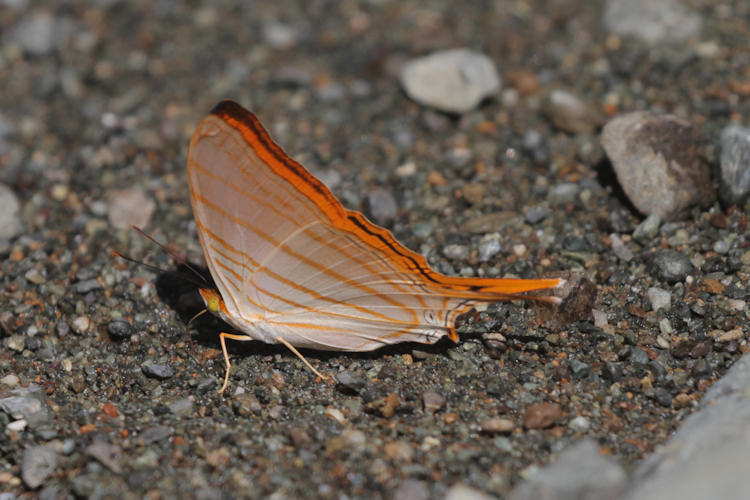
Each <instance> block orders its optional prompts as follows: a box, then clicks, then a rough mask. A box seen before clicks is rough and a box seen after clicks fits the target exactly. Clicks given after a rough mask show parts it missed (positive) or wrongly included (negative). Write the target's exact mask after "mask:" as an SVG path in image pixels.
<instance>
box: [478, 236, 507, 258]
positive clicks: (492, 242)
mask: <svg viewBox="0 0 750 500" xmlns="http://www.w3.org/2000/svg"><path fill="white" fill-rule="evenodd" d="M501 249H502V246H501V245H500V239H499V238H490V239H488V240H485V241H482V242H481V243H480V244H479V260H480V261H481V262H487V261H488V260H490V259H491V258H492V257H493V256H495V255H496V254H497V253H498V252H500V250H501Z"/></svg>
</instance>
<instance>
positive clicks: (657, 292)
mask: <svg viewBox="0 0 750 500" xmlns="http://www.w3.org/2000/svg"><path fill="white" fill-rule="evenodd" d="M646 298H648V301H649V303H650V304H651V310H653V311H658V310H659V309H664V310H667V311H669V309H670V308H671V306H672V294H671V293H669V291H667V290H664V289H663V288H658V287H655V286H654V287H651V288H649V289H648V290H647V291H646Z"/></svg>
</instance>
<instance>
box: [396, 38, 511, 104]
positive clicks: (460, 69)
mask: <svg viewBox="0 0 750 500" xmlns="http://www.w3.org/2000/svg"><path fill="white" fill-rule="evenodd" d="M401 86H402V87H403V88H404V91H405V92H406V94H407V95H408V96H409V97H410V98H412V99H413V100H415V101H416V102H418V103H420V104H422V105H425V106H430V107H433V108H436V109H439V110H440V111H445V112H448V113H466V112H467V111H471V110H472V109H474V108H476V107H477V105H478V104H479V103H480V102H481V101H482V99H485V98H486V97H489V96H491V95H494V94H496V93H497V92H498V91H499V90H500V76H499V75H498V73H497V69H496V68H495V64H494V63H493V62H492V60H490V59H489V58H488V57H487V56H485V55H484V54H481V53H478V52H473V51H471V50H468V49H451V50H444V51H440V52H435V53H433V54H430V55H427V56H424V57H420V58H417V59H414V60H412V61H410V62H408V63H407V64H406V65H404V68H403V70H402V71H401Z"/></svg>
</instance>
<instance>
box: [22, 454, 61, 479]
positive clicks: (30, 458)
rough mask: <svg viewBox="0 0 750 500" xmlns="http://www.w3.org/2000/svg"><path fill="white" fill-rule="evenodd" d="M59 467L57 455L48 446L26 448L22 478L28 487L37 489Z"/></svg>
mask: <svg viewBox="0 0 750 500" xmlns="http://www.w3.org/2000/svg"><path fill="white" fill-rule="evenodd" d="M56 467H57V453H56V452H55V450H53V449H52V448H51V447H48V446H32V447H30V448H26V450H25V451H24V453H23V462H22V464H21V478H22V479H23V482H24V483H26V486H28V487H29V488H31V489H32V490H33V489H36V488H38V487H39V486H41V485H42V484H43V483H44V481H45V480H46V479H47V478H48V477H49V476H51V475H52V473H53V472H54V471H55V468H56Z"/></svg>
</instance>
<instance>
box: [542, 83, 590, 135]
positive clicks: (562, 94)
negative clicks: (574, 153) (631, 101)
mask: <svg viewBox="0 0 750 500" xmlns="http://www.w3.org/2000/svg"><path fill="white" fill-rule="evenodd" d="M542 112H543V113H544V114H545V115H546V116H547V118H549V120H550V121H551V122H552V124H553V125H554V126H555V127H557V128H559V129H560V130H563V131H565V132H570V133H572V134H577V133H589V134H590V133H591V132H593V131H594V130H596V128H597V127H598V126H599V125H600V124H601V121H602V118H601V115H600V114H599V113H598V112H597V111H596V110H595V109H594V108H593V107H592V106H591V105H590V104H589V103H588V102H586V101H585V100H584V99H583V98H581V97H580V96H577V95H575V94H573V93H572V92H569V91H567V90H562V89H555V90H552V91H550V92H549V93H548V94H547V96H546V98H545V99H544V101H543V103H542Z"/></svg>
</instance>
